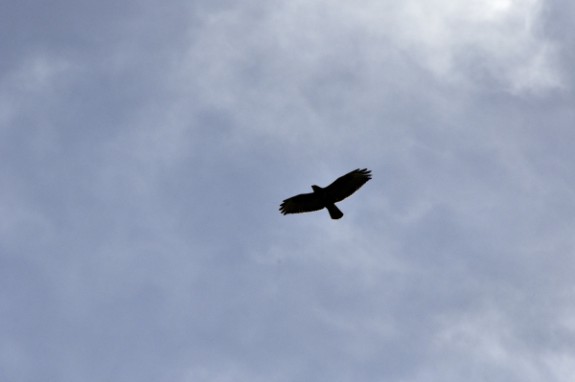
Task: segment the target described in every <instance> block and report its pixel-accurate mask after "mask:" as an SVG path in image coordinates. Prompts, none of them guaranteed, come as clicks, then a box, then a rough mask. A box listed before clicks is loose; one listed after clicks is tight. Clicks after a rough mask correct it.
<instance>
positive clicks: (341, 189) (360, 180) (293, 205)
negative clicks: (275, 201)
mask: <svg viewBox="0 0 575 382" xmlns="http://www.w3.org/2000/svg"><path fill="white" fill-rule="evenodd" d="M370 179H371V171H370V170H368V169H366V168H364V169H359V168H358V169H357V170H353V171H352V172H350V173H347V174H345V175H344V176H340V177H339V178H337V179H336V180H335V181H334V182H333V183H332V184H330V185H329V186H327V187H325V188H321V187H318V186H316V185H313V186H311V188H312V189H313V193H311V194H299V195H296V196H292V197H291V198H289V199H286V200H284V201H283V203H282V204H281V206H280V211H281V213H282V214H284V215H286V214H298V213H301V212H311V211H319V210H321V209H322V208H327V211H328V212H329V216H331V218H332V219H339V218H341V217H342V216H343V212H341V211H340V210H339V208H337V207H336V206H335V203H337V202H341V201H342V200H343V199H345V198H347V197H348V196H350V195H351V194H353V193H354V192H356V191H357V190H358V189H359V188H360V187H361V186H363V185H364V184H365V183H366V182H367V181H368V180H370Z"/></svg>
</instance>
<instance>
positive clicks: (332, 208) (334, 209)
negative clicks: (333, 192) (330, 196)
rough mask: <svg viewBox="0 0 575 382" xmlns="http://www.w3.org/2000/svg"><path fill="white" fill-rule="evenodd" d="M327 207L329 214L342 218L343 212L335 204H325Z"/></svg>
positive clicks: (333, 217)
mask: <svg viewBox="0 0 575 382" xmlns="http://www.w3.org/2000/svg"><path fill="white" fill-rule="evenodd" d="M325 208H327V211H328V212H329V216H330V217H331V218H332V219H340V218H341V217H342V216H343V212H341V210H340V209H339V208H337V207H336V206H335V204H328V205H327V206H325Z"/></svg>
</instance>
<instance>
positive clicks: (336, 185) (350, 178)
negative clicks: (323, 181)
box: [325, 168, 371, 203]
mask: <svg viewBox="0 0 575 382" xmlns="http://www.w3.org/2000/svg"><path fill="white" fill-rule="evenodd" d="M370 179H371V171H370V170H368V169H366V168H364V169H359V168H358V169H357V170H353V171H351V172H349V173H347V174H345V175H343V176H340V177H339V178H337V179H336V180H335V181H334V182H333V183H332V184H330V185H329V186H327V187H326V188H325V192H326V194H327V195H328V196H329V199H330V201H333V203H337V202H339V201H342V200H343V199H345V198H347V197H348V196H350V195H351V194H353V193H354V192H356V191H357V190H358V189H359V188H360V187H361V186H363V185H364V184H365V183H366V182H367V181H368V180H370Z"/></svg>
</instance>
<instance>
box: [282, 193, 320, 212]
mask: <svg viewBox="0 0 575 382" xmlns="http://www.w3.org/2000/svg"><path fill="white" fill-rule="evenodd" d="M324 207H325V204H324V202H323V201H322V200H321V199H320V198H319V197H318V196H317V195H316V194H313V193H310V194H299V195H296V196H292V197H291V198H288V199H286V200H284V201H283V203H282V204H281V205H280V212H281V213H282V214H284V215H286V214H298V213H300V212H310V211H318V210H321V209H322V208H324Z"/></svg>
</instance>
